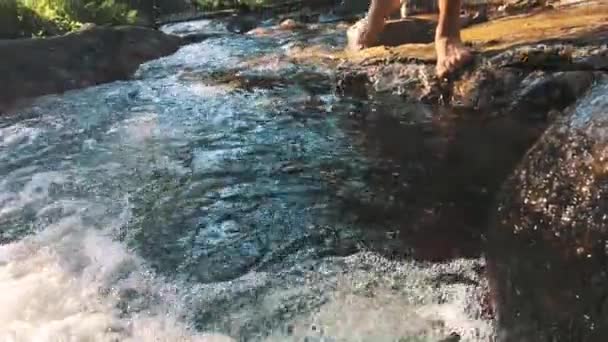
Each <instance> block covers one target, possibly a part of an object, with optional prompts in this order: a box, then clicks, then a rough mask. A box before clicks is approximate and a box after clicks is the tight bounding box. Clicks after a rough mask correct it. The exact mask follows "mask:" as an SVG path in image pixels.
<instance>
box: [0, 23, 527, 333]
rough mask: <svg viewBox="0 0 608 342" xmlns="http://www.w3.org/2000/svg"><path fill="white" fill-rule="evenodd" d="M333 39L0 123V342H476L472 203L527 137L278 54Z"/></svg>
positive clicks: (477, 231) (145, 69)
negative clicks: (341, 93) (217, 339)
mask: <svg viewBox="0 0 608 342" xmlns="http://www.w3.org/2000/svg"><path fill="white" fill-rule="evenodd" d="M166 29H167V30H169V31H173V32H180V33H187V32H196V31H201V30H221V28H218V27H217V25H215V24H214V23H211V22H206V21H201V22H192V23H185V24H179V25H174V26H171V27H168V28H166ZM343 36H344V33H343V32H341V31H339V30H336V29H335V28H333V27H332V26H321V27H320V28H317V29H316V31H314V33H308V34H306V33H300V34H293V33H289V32H287V33H281V34H276V35H272V36H268V37H251V36H244V35H241V36H225V37H218V38H213V39H209V40H206V41H204V42H201V43H197V44H192V45H188V46H185V47H183V48H182V49H181V50H179V51H178V52H177V53H176V54H174V55H172V56H169V57H166V58H163V59H161V60H157V61H152V62H149V63H147V64H145V65H144V66H142V67H141V68H140V70H139V72H138V74H137V76H136V77H135V79H134V80H131V81H126V82H115V83H111V84H106V85H101V86H97V87H93V88H88V89H84V90H77V91H71V92H68V93H65V94H63V95H56V96H47V97H44V98H40V99H38V100H37V101H36V102H35V103H34V104H32V105H31V106H30V107H28V108H23V109H21V110H19V112H17V113H14V114H13V115H10V116H7V117H3V118H0V175H2V178H1V179H0V226H1V229H0V240H1V241H2V242H3V245H2V246H0V305H1V306H3V307H4V308H6V309H5V310H4V312H3V313H0V336H3V337H6V338H8V339H9V340H11V339H12V340H15V341H30V340H37V341H47V340H48V341H52V340H53V341H54V340H56V338H68V337H70V336H71V337H73V338H75V340H78V341H80V340H95V341H97V340H99V341H115V340H120V341H147V340H154V341H157V340H161V341H177V340H184V341H191V340H192V341H195V340H196V341H200V340H202V341H205V340H207V339H206V337H205V334H207V333H219V334H224V335H230V336H232V337H233V338H235V339H239V340H258V339H264V340H276V341H285V340H291V339H293V340H298V339H300V338H302V337H304V336H309V337H314V336H317V337H319V336H325V340H328V341H396V340H399V338H411V340H415V339H414V338H418V337H420V338H423V337H428V338H430V340H432V341H434V340H437V339H438V338H440V337H443V336H446V335H447V334H449V333H451V332H454V331H456V332H458V333H459V334H461V336H462V337H463V340H467V341H487V339H488V338H489V337H488V336H490V334H491V332H492V329H491V327H490V324H489V322H487V321H485V320H483V319H480V318H478V317H479V312H480V308H479V307H478V306H477V305H476V304H475V303H476V302H477V299H478V297H479V296H480V288H482V287H483V286H484V282H483V280H482V279H481V276H480V273H481V270H482V268H483V263H482V261H481V254H480V242H481V239H482V232H483V227H484V223H485V218H486V217H485V215H486V210H487V208H488V207H489V204H490V200H491V194H492V192H493V191H494V189H495V188H496V187H497V186H498V185H499V183H500V181H501V180H502V179H503V178H504V177H505V176H506V173H507V172H508V170H509V167H510V166H512V164H513V163H514V162H515V161H516V159H517V157H518V156H520V155H521V153H522V151H523V150H525V147H526V146H527V145H528V144H529V143H530V139H531V137H532V136H533V135H534V134H535V132H534V128H528V129H527V130H523V128H522V126H521V125H520V124H518V123H516V122H512V121H508V120H506V119H500V120H481V119H480V118H479V115H481V114H479V113H458V112H454V111H447V110H445V109H444V110H440V109H436V108H435V109H434V108H429V107H425V106H421V105H406V104H404V103H403V101H400V100H396V99H394V98H390V97H388V98H385V99H382V98H378V99H375V100H372V101H365V102H361V101H360V100H355V99H338V98H336V97H335V96H334V95H333V93H332V87H331V82H332V80H331V78H332V72H333V69H332V68H331V67H330V66H316V67H311V66H304V65H297V64H293V63H292V62H289V60H288V59H286V58H285V57H284V55H285V53H286V52H288V51H289V49H290V48H292V47H294V46H302V45H305V44H326V45H328V46H331V45H334V46H336V47H340V46H342V45H343V44H344V41H343V40H344V38H343ZM235 70H238V72H239V73H238V74H236V76H235V72H236V71H235ZM505 127H506V128H505ZM527 127H530V126H527ZM513 132H520V133H521V132H524V133H525V132H528V133H529V134H518V135H516V134H512V133H513ZM431 262H438V263H431ZM6 338H3V340H7V339H6ZM408 341H409V340H408Z"/></svg>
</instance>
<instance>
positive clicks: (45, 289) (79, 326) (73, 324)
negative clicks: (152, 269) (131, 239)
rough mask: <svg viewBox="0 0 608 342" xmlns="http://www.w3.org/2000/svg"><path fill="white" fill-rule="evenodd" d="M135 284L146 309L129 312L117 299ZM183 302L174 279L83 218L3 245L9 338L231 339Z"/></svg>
mask: <svg viewBox="0 0 608 342" xmlns="http://www.w3.org/2000/svg"><path fill="white" fill-rule="evenodd" d="M129 290H130V291H136V292H137V294H138V295H141V296H140V297H141V298H138V299H137V300H127V302H126V305H128V306H138V305H139V306H141V308H140V309H139V310H138V308H131V309H132V310H133V311H134V312H135V313H133V314H128V315H127V316H126V317H125V315H123V314H121V312H120V310H119V309H118V308H117V305H118V304H119V303H120V301H121V293H122V294H123V295H124V293H125V292H126V291H129ZM154 297H157V298H154ZM123 300H124V299H123ZM148 301H149V302H151V303H149V304H148V303H146V302H148ZM172 305H173V306H172ZM180 306H181V305H180V299H179V298H178V291H177V290H176V289H175V287H174V286H171V285H168V284H166V283H163V282H161V281H158V280H157V279H155V278H154V276H153V275H151V274H150V273H149V272H147V271H145V269H144V268H143V267H142V265H141V263H140V261H139V260H137V258H135V257H134V256H133V255H131V254H130V253H129V252H128V251H127V250H125V248H124V247H123V246H122V245H121V244H119V243H117V242H114V241H112V239H110V238H109V237H107V236H104V235H103V234H102V233H100V232H98V231H95V230H93V229H87V228H85V227H83V226H82V223H81V222H80V221H79V220H78V219H77V218H75V217H72V218H67V219H64V220H62V221H60V222H59V223H57V224H55V225H53V226H51V227H48V228H47V229H45V230H44V231H42V232H41V233H39V234H37V235H34V236H31V237H27V238H25V239H23V240H21V241H19V242H15V243H12V244H8V245H3V246H0V307H2V310H0V340H2V341H7V342H8V341H15V342H17V341H41V342H45V341H99V342H105V341H108V342H110V341H133V342H135V341H206V342H212V341H230V339H229V338H227V337H224V336H219V335H205V334H197V333H195V332H193V331H192V330H191V329H190V328H189V327H188V326H186V325H185V324H184V323H181V322H180V321H179V316H180V314H182V313H180V311H181V310H182V308H181V307H180Z"/></svg>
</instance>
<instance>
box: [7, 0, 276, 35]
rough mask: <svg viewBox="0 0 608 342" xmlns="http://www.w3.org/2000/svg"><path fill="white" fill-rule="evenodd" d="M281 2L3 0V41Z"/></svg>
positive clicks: (272, 0)
mask: <svg viewBox="0 0 608 342" xmlns="http://www.w3.org/2000/svg"><path fill="white" fill-rule="evenodd" d="M280 1H281V0H0V39H12V38H24V37H25V38H29V37H36V36H53V35H58V34H63V33H66V32H70V31H73V30H76V29H78V28H79V27H81V26H82V24H84V23H93V24H97V25H105V24H109V25H119V24H138V25H145V26H151V25H153V24H154V21H155V19H156V18H157V17H158V16H159V15H164V14H172V13H180V12H190V11H192V10H195V11H197V12H202V11H212V10H221V9H232V8H239V9H255V8H259V7H260V6H264V5H268V4H272V3H277V2H280Z"/></svg>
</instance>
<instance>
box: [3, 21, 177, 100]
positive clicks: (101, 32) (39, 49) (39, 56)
mask: <svg viewBox="0 0 608 342" xmlns="http://www.w3.org/2000/svg"><path fill="white" fill-rule="evenodd" d="M181 43H182V40H181V39H180V38H179V37H175V36H170V35H167V34H164V33H162V32H159V31H157V30H153V29H149V28H144V27H135V26H122V27H92V28H90V29H86V30H82V31H79V32H74V33H71V34H67V35H65V36H61V37H54V38H47V39H18V40H4V41H2V40H0V60H2V63H1V64H0V111H1V110H2V109H3V107H4V108H6V106H8V105H10V104H12V103H14V102H15V101H17V100H19V99H23V98H29V97H35V96H40V95H44V94H50V93H57V92H62V91H65V90H69V89H74V88H81V87H86V86H90V85H95V84H100V83H105V82H112V81H115V80H121V79H126V78H128V77H130V76H131V75H132V74H133V73H134V72H135V71H136V70H137V68H138V67H139V65H140V64H141V63H143V62H145V61H148V60H152V59H156V58H159V57H162V56H165V55H169V54H171V53H173V52H175V51H176V50H177V49H178V48H179V47H180V45H181Z"/></svg>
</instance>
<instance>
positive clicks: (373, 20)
mask: <svg viewBox="0 0 608 342" xmlns="http://www.w3.org/2000/svg"><path fill="white" fill-rule="evenodd" d="M400 6H401V2H400V0H372V1H371V5H370V8H369V11H368V13H367V16H366V18H365V20H364V21H363V23H362V26H361V27H358V28H357V31H358V32H357V33H356V34H357V37H356V43H355V44H356V46H357V48H358V49H364V48H367V47H372V46H374V45H376V44H377V42H378V35H379V34H380V33H381V32H382V31H383V30H384V26H385V24H386V18H387V17H388V16H389V15H390V14H391V13H392V12H395V11H397V10H398V9H399V7H400Z"/></svg>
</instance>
